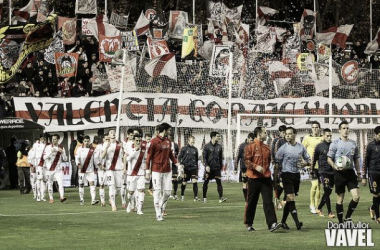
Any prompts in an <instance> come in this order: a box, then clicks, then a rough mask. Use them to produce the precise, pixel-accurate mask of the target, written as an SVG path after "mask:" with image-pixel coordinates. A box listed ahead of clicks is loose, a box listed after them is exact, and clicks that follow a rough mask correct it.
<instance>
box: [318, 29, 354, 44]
mask: <svg viewBox="0 0 380 250" xmlns="http://www.w3.org/2000/svg"><path fill="white" fill-rule="evenodd" d="M352 27H354V25H353V24H346V25H341V26H339V27H331V28H330V29H328V30H325V31H322V32H321V33H317V35H316V36H315V38H316V39H317V40H318V41H319V42H321V43H324V44H326V45H330V44H336V45H339V46H340V47H341V48H346V41H347V38H348V36H349V35H350V32H351V30H352Z"/></svg>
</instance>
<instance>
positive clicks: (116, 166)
mask: <svg viewBox="0 0 380 250" xmlns="http://www.w3.org/2000/svg"><path fill="white" fill-rule="evenodd" d="M117 147H120V150H119V155H118V157H117V160H116V162H115V164H114V166H113V165H112V161H113V158H114V155H115V150H116V148H117ZM103 150H105V147H104V148H103ZM123 155H124V150H123V147H122V145H121V144H120V143H116V142H113V143H111V144H110V146H109V147H108V149H107V155H106V157H105V159H106V161H105V164H106V170H123V169H124V167H123Z"/></svg>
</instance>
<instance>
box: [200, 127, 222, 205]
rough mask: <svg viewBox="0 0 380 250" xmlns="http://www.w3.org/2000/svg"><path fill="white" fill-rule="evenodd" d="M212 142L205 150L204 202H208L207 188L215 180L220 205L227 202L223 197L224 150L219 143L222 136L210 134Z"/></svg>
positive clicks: (215, 133) (216, 133)
mask: <svg viewBox="0 0 380 250" xmlns="http://www.w3.org/2000/svg"><path fill="white" fill-rule="evenodd" d="M210 137H211V141H210V142H209V143H207V144H206V145H205V146H204V148H203V164H204V166H205V175H204V183H203V202H205V203H206V202H207V188H208V183H209V182H210V180H212V179H215V181H216V185H217V189H218V193H219V203H222V202H225V201H227V199H226V198H224V197H223V186H222V168H223V148H222V145H220V144H219V143H218V141H219V139H220V134H219V133H218V132H216V131H213V132H211V133H210Z"/></svg>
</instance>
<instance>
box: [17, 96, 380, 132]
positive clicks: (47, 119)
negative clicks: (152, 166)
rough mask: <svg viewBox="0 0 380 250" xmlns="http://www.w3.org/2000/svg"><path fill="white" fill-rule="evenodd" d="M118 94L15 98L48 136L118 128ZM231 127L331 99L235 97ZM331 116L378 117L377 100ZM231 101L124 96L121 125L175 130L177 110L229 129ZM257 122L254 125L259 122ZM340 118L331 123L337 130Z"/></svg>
mask: <svg viewBox="0 0 380 250" xmlns="http://www.w3.org/2000/svg"><path fill="white" fill-rule="evenodd" d="M118 97H119V93H114V94H109V95H104V96H98V97H96V99H94V98H93V97H81V98H61V99H58V98H27V97H15V98H14V103H15V111H16V112H15V116H16V117H19V118H23V119H29V120H32V121H34V122H36V123H38V124H40V125H42V126H44V127H45V129H46V131H47V132H57V131H77V130H89V129H98V128H109V127H114V126H115V124H116V120H117V107H118V103H119V99H118ZM231 105H232V117H233V119H232V126H233V127H232V128H233V129H236V114H237V113H248V114H252V113H257V114H259V113H260V114H261V113H265V114H290V115H291V114H311V115H313V114H318V115H328V114H329V110H328V109H329V99H328V98H323V97H319V98H318V99H316V98H315V97H307V98H296V99H294V98H292V99H290V98H277V99H271V100H246V99H240V98H236V99H232V104H231ZM332 107H333V113H334V114H337V115H348V114H356V115H359V114H366V115H380V101H379V100H378V99H368V98H365V99H336V100H333V104H332ZM227 111H228V99H224V98H219V97H215V96H196V95H190V94H166V93H140V92H126V93H124V96H123V103H122V110H121V119H120V125H121V126H140V125H142V124H143V125H144V126H156V125H157V124H159V123H162V122H167V123H169V124H172V125H173V126H174V124H175V122H176V115H177V112H178V123H179V124H178V127H193V128H212V129H227ZM255 120H256V121H255ZM313 120H316V121H319V122H320V123H321V126H322V128H326V127H329V119H328V118H318V119H317V118H297V119H296V118H291V117H289V118H278V117H275V116H273V117H269V118H268V119H263V118H260V119H259V120H258V121H257V118H255V117H252V116H251V117H244V118H243V119H242V120H241V122H240V123H241V129H242V130H244V131H253V129H254V128H255V127H256V126H257V125H265V123H267V128H268V129H278V127H279V126H281V125H286V126H293V127H295V128H310V122H311V121H313ZM340 121H341V118H332V119H330V124H332V127H333V128H337V126H338V124H339V123H340ZM347 121H348V122H349V123H350V128H351V129H368V124H371V125H372V126H375V125H376V124H380V118H379V119H377V118H371V119H370V118H348V119H347Z"/></svg>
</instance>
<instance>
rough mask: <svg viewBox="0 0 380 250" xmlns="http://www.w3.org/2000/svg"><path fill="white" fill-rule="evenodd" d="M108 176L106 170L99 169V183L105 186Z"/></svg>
mask: <svg viewBox="0 0 380 250" xmlns="http://www.w3.org/2000/svg"><path fill="white" fill-rule="evenodd" d="M106 178H107V175H106V171H105V170H100V169H98V180H99V185H100V186H103V185H104V184H107V183H106V181H105V180H106Z"/></svg>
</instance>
